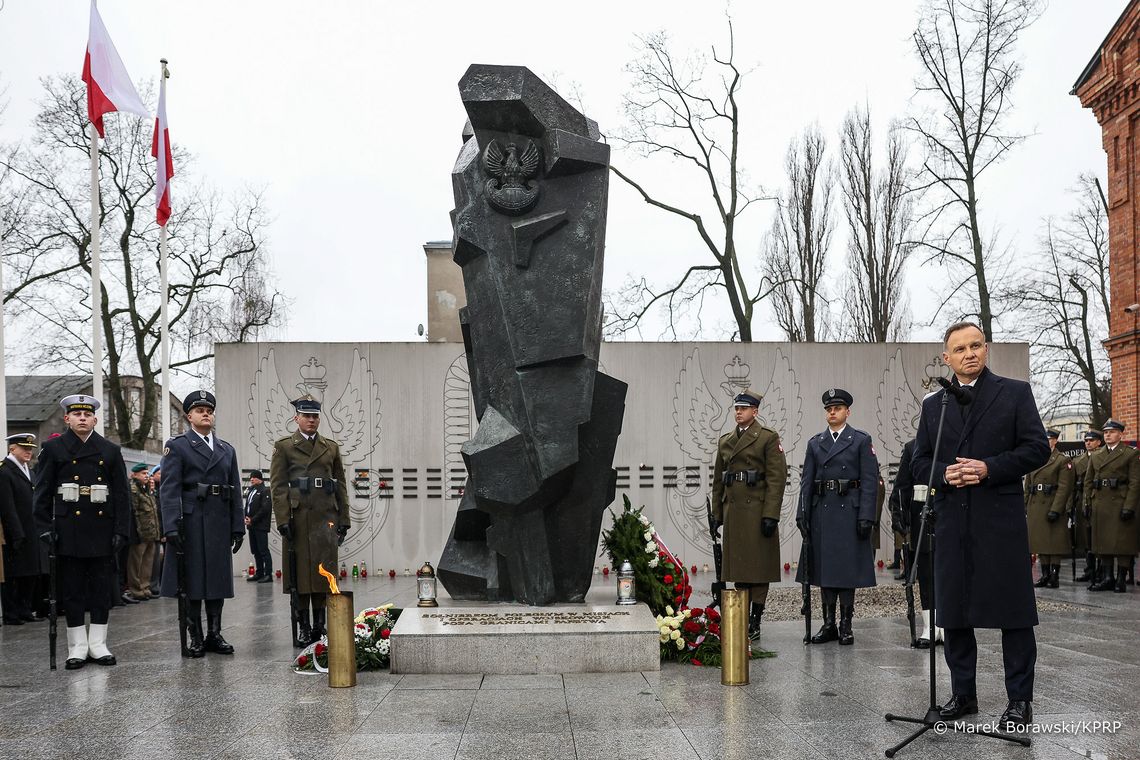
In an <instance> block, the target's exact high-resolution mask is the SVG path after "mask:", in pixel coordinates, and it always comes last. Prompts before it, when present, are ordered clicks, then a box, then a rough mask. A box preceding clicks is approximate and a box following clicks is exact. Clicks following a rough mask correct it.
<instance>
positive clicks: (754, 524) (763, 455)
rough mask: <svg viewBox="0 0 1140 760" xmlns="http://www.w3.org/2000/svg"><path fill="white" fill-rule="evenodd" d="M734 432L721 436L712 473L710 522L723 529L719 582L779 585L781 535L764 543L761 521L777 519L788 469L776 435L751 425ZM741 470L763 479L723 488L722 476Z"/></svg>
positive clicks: (761, 426) (773, 432)
mask: <svg viewBox="0 0 1140 760" xmlns="http://www.w3.org/2000/svg"><path fill="white" fill-rule="evenodd" d="M736 432H737V431H736V430H735V429H733V431H732V432H731V433H726V434H725V435H723V436H721V438H720V441H719V442H718V443H717V453H716V465H715V466H714V467H713V484H712V486H713V495H712V511H713V517H715V518H716V519H717V520H718V521H720V522H721V523H723V524H724V530H723V532H722V536H723V540H724V566H723V572H722V576H723V577H722V580H724V581H732V582H736V583H773V582H775V581H778V580H780V530H779V528H778V527H777V528H776V532H775V533H773V534H772V535H771V536H769V537H768V538H765V537H764V536H763V535H762V534H761V533H760V520H761V518H764V517H770V518H772V519H773V520H779V519H780V509H781V507H782V506H783V500H784V483H785V482H786V481H787V478H788V464H787V460H786V459H785V458H784V448H783V447H782V446H781V445H780V436H779V434H777V433H776V431H775V430H772V429H771V428H766V427H764V426H763V425H761V424H760V423H759V422H755V421H754V422H753V423H752V424H751V425H750V426H749V427H748V429H747V430H745V431H744V433H742V434H741V435H740V436H739V437H737V435H736ZM744 470H756V471H757V473H758V476H759V477H762V478H763V479H762V480H758V481H757V482H756V485H754V486H749V485H748V484H747V483H746V482H740V481H734V482H732V483H730V484H729V485H727V486H725V485H724V481H723V480H722V474H723V473H725V472H741V471H744Z"/></svg>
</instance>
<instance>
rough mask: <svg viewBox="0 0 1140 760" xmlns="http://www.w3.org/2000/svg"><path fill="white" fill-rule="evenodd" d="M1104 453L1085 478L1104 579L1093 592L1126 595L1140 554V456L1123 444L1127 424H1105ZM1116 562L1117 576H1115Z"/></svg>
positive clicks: (1091, 463) (1094, 541) (1094, 460)
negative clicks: (1139, 533) (1139, 541)
mask: <svg viewBox="0 0 1140 760" xmlns="http://www.w3.org/2000/svg"><path fill="white" fill-rule="evenodd" d="M1103 430H1104V443H1105V448H1104V451H1103V452H1101V453H1099V454H1097V455H1096V456H1094V457H1090V458H1089V464H1088V470H1087V471H1086V474H1085V500H1086V501H1087V502H1088V504H1089V522H1090V523H1091V524H1092V552H1093V554H1095V555H1096V557H1097V559H1098V560H1099V564H1100V565H1101V567H1100V569H1099V572H1101V573H1103V578H1101V579H1100V580H1099V582H1094V583H1093V584H1092V585H1091V586H1089V591H1109V590H1115V591H1116V592H1118V593H1121V594H1123V593H1124V592H1125V591H1127V590H1128V587H1127V585H1126V580H1127V574H1128V566H1129V565H1130V564H1131V562H1132V557H1133V555H1135V554H1136V550H1137V528H1136V509H1137V502H1138V501H1140V452H1137V451H1136V449H1134V448H1132V447H1131V446H1127V445H1125V444H1123V443H1121V438H1123V437H1124V424H1123V423H1121V422H1117V421H1116V420H1112V419H1110V420H1107V421H1106V422H1105V423H1104V427H1103ZM1113 560H1116V565H1117V569H1116V573H1115V576H1114V574H1113V568H1112V565H1113Z"/></svg>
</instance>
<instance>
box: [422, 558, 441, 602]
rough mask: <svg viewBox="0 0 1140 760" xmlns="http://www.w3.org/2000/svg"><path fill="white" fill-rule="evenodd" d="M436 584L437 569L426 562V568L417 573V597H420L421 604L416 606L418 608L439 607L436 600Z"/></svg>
mask: <svg viewBox="0 0 1140 760" xmlns="http://www.w3.org/2000/svg"><path fill="white" fill-rule="evenodd" d="M436 582H437V581H436V577H435V568H434V567H432V566H431V563H430V562H425V563H424V566H423V567H421V568H420V569H419V570H417V571H416V596H418V597H419V602H417V603H416V605H417V606H418V607H438V606H439V603H438V602H436V600H435V594H436Z"/></svg>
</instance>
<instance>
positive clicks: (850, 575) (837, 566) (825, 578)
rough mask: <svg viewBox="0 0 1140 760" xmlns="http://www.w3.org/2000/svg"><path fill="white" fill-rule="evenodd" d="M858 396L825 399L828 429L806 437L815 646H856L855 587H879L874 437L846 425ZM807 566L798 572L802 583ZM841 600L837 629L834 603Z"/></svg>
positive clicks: (804, 530)
mask: <svg viewBox="0 0 1140 760" xmlns="http://www.w3.org/2000/svg"><path fill="white" fill-rule="evenodd" d="M853 401H854V398H853V397H852V396H851V394H850V393H848V392H847V391H845V390H843V389H841V388H831V389H830V390H828V391H826V392H825V393H824V394H823V408H824V411H825V413H826V415H827V430H825V431H824V432H822V433H820V434H819V435H815V436H812V437H811V438H810V439H809V440H808V446H807V453H806V454H805V455H804V469H803V475H802V478H801V480H800V504H799V509H798V511H797V512H796V527H798V528H799V529H800V534H801V535H803V536H804V537H805V538H808V537H809V536H810V540H811V546H812V552H811V554H812V566H811V584H812V585H813V586H819V587H820V588H821V589H822V594H821V596H822V602H823V626H822V627H821V628H820V629H819V633H817V634H816V635H815V636H812V637H811V643H813V644H823V643H826V642H828V641H836V640H838V641H839V643H840V644H853V643H855V634H854V633H853V632H852V630H851V619H852V618H853V617H854V615H855V589H856V588H865V587H868V586H874V585H875V564H874V560H875V558H874V550H873V549H872V548H871V531H872V530H873V528H874V525H875V508H876V504H877V501H878V493H879V462H878V460H877V459H876V458H875V449H874V447H873V446H872V445H871V436H869V435H867V434H866V433H864V432H863V431H862V430H856V429H855V428H853V427H851V426H850V425H848V424H847V417H848V415H849V414H850V413H851V404H852V402H853ZM803 574H804V568H803V567H800V568H799V569H798V570H797V571H796V582H802V581H803ZM837 600H838V602H839V608H840V610H839V627H838V629H837V628H836V626H835V603H836V601H837Z"/></svg>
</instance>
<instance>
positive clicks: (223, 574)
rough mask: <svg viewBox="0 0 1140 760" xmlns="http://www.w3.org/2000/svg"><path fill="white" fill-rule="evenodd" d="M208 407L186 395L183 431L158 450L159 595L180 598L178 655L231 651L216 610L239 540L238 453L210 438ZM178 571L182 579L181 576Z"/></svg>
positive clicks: (205, 396) (229, 582) (209, 402)
mask: <svg viewBox="0 0 1140 760" xmlns="http://www.w3.org/2000/svg"><path fill="white" fill-rule="evenodd" d="M214 408H215V400H214V394H212V393H210V392H209V391H204V390H198V391H194V392H193V393H191V394H190V395H189V396H187V397H186V398H185V399H184V400H183V402H182V411H183V413H184V414H185V415H186V420H187V421H188V422H189V423H190V428H189V429H188V430H187V431H186V432H185V433H183V434H182V435H180V436H176V437H174V438H171V439H170V440H169V441H167V442H166V448H165V449H163V451H162V479H161V481H160V482H159V509H160V510H161V513H162V532H163V535H164V536H166V546H167V552H166V557H165V559H164V560H163V567H162V595H163V596H165V597H171V598H177V597H178V596H179V590H180V589H181V590H182V591H183V592H184V593H185V595H186V599H187V603H186V604H187V609H186V620H185V621H179V626H182V625H185V626H186V632H187V637H186V639H187V644H186V649H185V650H184V651H183V654H182V656H183V657H193V658H198V657H202V656H204V655H205V653H206V652H215V653H217V654H227V655H228V654H233V653H234V648H233V646H231V645H230V643H229V642H228V641H226V640H225V638H224V637H223V636H222V606H223V605H224V604H225V600H226V599H231V598H233V595H234V571H233V557H232V555H234V554H237V551H238V549H240V548H241V545H242V542H243V540H244V537H245V512H244V510H243V508H242V494H241V473H240V471H239V470H238V464H237V452H235V451H234V447H233V446H231V445H230V444H228V443H226V442H225V441H223V440H222V439H220V438H218V436H217V435H216V434H215V432H214ZM180 528H181V529H180ZM179 554H181V555H182V557H181V565H182V567H180V566H179V565H180V563H179ZM183 567H184V568H185V573H186V575H185V577H180V575H179V574H180V573H181V572H182V568H183ZM203 600H205V602H206V637H205V639H204V640H203V638H202V602H203Z"/></svg>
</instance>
